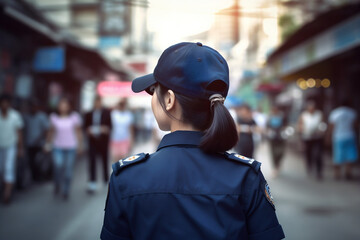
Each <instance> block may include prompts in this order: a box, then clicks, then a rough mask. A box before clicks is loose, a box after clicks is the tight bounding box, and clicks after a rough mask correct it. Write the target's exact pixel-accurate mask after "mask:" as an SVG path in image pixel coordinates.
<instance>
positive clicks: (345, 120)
mask: <svg viewBox="0 0 360 240" xmlns="http://www.w3.org/2000/svg"><path fill="white" fill-rule="evenodd" d="M329 123H330V128H329V133H330V134H329V136H331V135H332V142H333V161H334V165H335V167H334V174H335V178H336V179H339V178H340V171H341V166H343V165H345V177H346V178H347V179H352V165H353V163H354V162H356V161H357V159H358V148H357V144H356V128H357V126H358V122H357V114H356V111H355V110H354V109H352V108H350V104H349V102H348V101H344V102H343V103H342V104H341V105H340V106H339V107H338V108H335V109H334V110H333V111H332V112H331V113H330V116H329Z"/></svg>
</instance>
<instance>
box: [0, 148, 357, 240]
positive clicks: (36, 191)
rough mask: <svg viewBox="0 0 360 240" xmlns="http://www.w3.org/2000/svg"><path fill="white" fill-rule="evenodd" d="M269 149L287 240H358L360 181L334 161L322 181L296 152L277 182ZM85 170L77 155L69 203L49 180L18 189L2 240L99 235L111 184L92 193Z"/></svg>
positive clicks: (2, 219)
mask: <svg viewBox="0 0 360 240" xmlns="http://www.w3.org/2000/svg"><path fill="white" fill-rule="evenodd" d="M153 147H154V144H153V143H145V144H141V145H137V146H136V147H135V148H134V149H133V152H134V153H135V152H142V151H149V152H151V151H152V150H153ZM268 151H269V149H268V146H267V144H262V145H261V146H260V147H259V148H258V151H257V153H256V159H257V160H259V161H261V162H262V170H263V173H264V175H265V177H266V178H267V179H268V182H269V184H270V187H271V190H272V194H273V197H274V198H275V204H276V208H277V214H278V218H279V221H280V223H281V224H282V226H283V228H284V231H285V234H286V238H287V239H291V240H298V239H299V240H300V239H327V240H332V239H334V240H335V239H347V240H353V239H354V240H355V239H359V237H360V228H358V226H357V225H358V223H359V221H360V210H359V208H358V206H359V204H360V191H358V190H356V189H357V188H358V187H359V181H353V182H345V181H334V180H333V179H332V171H331V168H330V164H329V163H328V164H327V165H326V168H325V176H324V180H323V182H318V181H316V180H314V179H312V178H306V175H305V170H304V164H303V160H302V159H301V158H300V157H299V156H297V155H296V154H294V153H293V152H292V151H291V150H289V151H287V153H286V156H285V157H284V166H283V168H284V172H283V173H281V174H280V176H279V177H278V178H277V179H274V180H273V179H271V178H270V173H271V166H270V159H269V157H268V156H269V154H268ZM86 170H87V162H86V159H85V158H83V159H78V160H77V163H76V170H75V177H74V185H73V188H72V191H71V196H70V199H69V201H68V202H64V201H62V200H59V199H54V197H53V194H52V193H53V185H52V184H51V183H50V182H48V183H45V184H42V185H37V186H36V185H35V186H33V187H32V188H31V189H28V190H26V191H22V192H18V193H17V194H16V196H15V197H16V201H14V202H13V203H12V204H11V205H10V206H9V207H4V206H2V205H1V206H0V212H1V214H0V223H1V227H0V239H4V240H16V239H24V238H28V239H38V240H43V239H44V240H46V239H54V240H65V239H66V240H78V239H99V234H100V230H101V226H102V220H103V209H104V204H105V199H106V193H107V188H106V186H104V185H102V186H101V188H100V189H99V190H98V191H97V193H96V194H94V195H88V194H87V192H86V188H85V186H86V178H87V176H86Z"/></svg>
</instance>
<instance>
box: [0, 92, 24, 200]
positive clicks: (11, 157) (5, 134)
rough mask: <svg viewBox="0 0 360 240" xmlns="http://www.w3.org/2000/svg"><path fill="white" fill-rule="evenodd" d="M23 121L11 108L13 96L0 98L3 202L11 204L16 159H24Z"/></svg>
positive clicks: (0, 161)
mask: <svg viewBox="0 0 360 240" xmlns="http://www.w3.org/2000/svg"><path fill="white" fill-rule="evenodd" d="M23 125H24V124H23V119H22V117H21V115H20V113H19V112H18V111H16V110H15V109H13V108H11V96H10V95H7V94H2V95H1V96H0V176H1V179H0V181H4V188H3V189H4V192H3V201H4V203H5V204H8V203H10V201H11V196H12V190H13V186H14V182H15V179H16V176H15V175H16V170H15V168H16V158H17V157H22V156H23V155H24V153H23V138H22V128H23Z"/></svg>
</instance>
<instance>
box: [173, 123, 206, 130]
mask: <svg viewBox="0 0 360 240" xmlns="http://www.w3.org/2000/svg"><path fill="white" fill-rule="evenodd" d="M170 131H171V132H175V131H200V130H199V129H197V128H195V127H194V126H192V125H191V124H187V123H183V122H180V121H174V122H173V123H172V124H171V126H170Z"/></svg>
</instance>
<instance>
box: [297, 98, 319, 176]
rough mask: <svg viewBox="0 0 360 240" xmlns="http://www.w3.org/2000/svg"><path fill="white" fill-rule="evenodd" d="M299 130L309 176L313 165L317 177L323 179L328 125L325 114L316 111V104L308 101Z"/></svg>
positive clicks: (301, 117)
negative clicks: (324, 117) (324, 119)
mask: <svg viewBox="0 0 360 240" xmlns="http://www.w3.org/2000/svg"><path fill="white" fill-rule="evenodd" d="M298 130H299V132H300V134H301V137H302V140H303V143H304V146H305V160H306V170H307V173H308V175H310V174H311V173H312V170H313V165H315V167H316V177H317V179H319V180H321V179H322V177H323V173H322V170H323V141H324V133H325V130H326V125H325V123H324V122H323V114H322V112H321V111H320V110H317V109H316V105H315V102H313V101H308V102H307V103H306V107H305V110H304V111H303V112H302V113H301V115H300V117H299V120H298Z"/></svg>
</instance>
